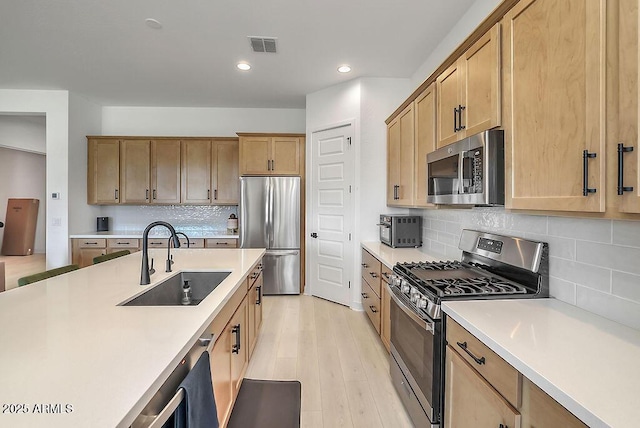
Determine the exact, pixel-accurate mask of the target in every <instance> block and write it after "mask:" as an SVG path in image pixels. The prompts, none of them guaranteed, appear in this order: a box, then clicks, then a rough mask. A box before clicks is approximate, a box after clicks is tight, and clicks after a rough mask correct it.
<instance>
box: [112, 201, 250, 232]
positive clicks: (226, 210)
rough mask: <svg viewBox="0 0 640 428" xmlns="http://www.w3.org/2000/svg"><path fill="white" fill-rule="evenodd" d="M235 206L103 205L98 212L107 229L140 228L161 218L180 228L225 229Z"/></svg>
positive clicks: (236, 210)
mask: <svg viewBox="0 0 640 428" xmlns="http://www.w3.org/2000/svg"><path fill="white" fill-rule="evenodd" d="M232 213H233V214H236V215H237V214H238V207H237V206H235V205H231V206H223V205H218V206H207V205H193V206H185V205H149V206H145V205H140V206H134V205H129V206H124V205H123V206H104V207H102V209H101V215H103V216H106V217H111V230H135V231H139V230H143V229H144V228H145V227H146V226H147V225H148V224H149V223H151V222H154V221H156V220H163V221H166V222H169V223H171V224H172V225H173V226H174V227H176V228H178V227H179V228H181V229H183V230H202V229H207V230H211V231H219V232H226V230H227V219H228V218H229V216H230V215H231V214H232Z"/></svg>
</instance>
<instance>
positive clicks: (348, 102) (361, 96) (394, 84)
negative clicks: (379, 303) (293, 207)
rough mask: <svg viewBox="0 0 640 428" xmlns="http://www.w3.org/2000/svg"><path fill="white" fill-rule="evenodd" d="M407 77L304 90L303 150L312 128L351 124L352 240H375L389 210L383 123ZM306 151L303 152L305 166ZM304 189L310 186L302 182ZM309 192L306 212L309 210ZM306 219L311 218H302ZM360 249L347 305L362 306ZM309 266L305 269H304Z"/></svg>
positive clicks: (405, 91)
mask: <svg viewBox="0 0 640 428" xmlns="http://www.w3.org/2000/svg"><path fill="white" fill-rule="evenodd" d="M409 93H410V82H409V80H408V79H387V78H363V79H355V80H351V81H349V82H345V83H342V84H340V85H335V86H332V87H330V88H327V89H324V90H321V91H318V92H314V93H312V94H308V95H307V103H306V107H307V145H308V148H307V153H309V152H310V151H311V150H313V148H312V147H310V144H311V141H312V140H311V134H312V133H313V132H314V131H319V130H322V129H327V128H330V127H332V126H335V125H339V124H345V123H348V122H351V123H353V124H354V137H353V141H352V145H353V147H355V164H356V165H355V177H356V178H355V189H356V191H355V195H356V198H355V201H354V202H355V207H354V226H355V229H354V231H353V242H356V243H357V242H361V241H363V240H377V239H378V235H377V231H378V229H377V227H376V226H375V225H376V223H378V221H379V218H378V215H379V214H380V213H383V212H389V211H392V210H390V209H389V208H387V207H386V194H385V190H384V189H385V188H386V125H385V123H384V121H385V119H386V118H387V117H388V116H389V115H390V114H391V113H392V112H393V111H394V110H395V109H396V107H397V106H398V105H399V104H400V103H401V102H402V101H403V100H404V99H405V98H406V97H407V96H408V95H409ZM310 170H311V156H307V171H310ZM307 191H308V192H309V191H310V188H309V184H307ZM309 202H310V198H308V199H307V212H310V207H309ZM307 223H308V224H310V221H309V222H307ZM360 258H361V253H360V251H359V248H358V246H357V245H356V246H355V248H354V258H353V266H352V269H351V271H352V273H351V275H352V278H351V283H352V284H354V286H353V287H352V289H351V307H352V308H354V309H361V308H362V304H361V301H360V290H361V288H360V287H361V285H360V280H359V278H360V275H358V272H359V271H360V270H359V266H360ZM307 271H309V270H307Z"/></svg>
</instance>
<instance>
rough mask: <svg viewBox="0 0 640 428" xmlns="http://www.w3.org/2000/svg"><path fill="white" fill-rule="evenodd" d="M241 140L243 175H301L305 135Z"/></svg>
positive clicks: (241, 167)
mask: <svg viewBox="0 0 640 428" xmlns="http://www.w3.org/2000/svg"><path fill="white" fill-rule="evenodd" d="M238 135H239V136H240V175H300V174H301V171H302V170H303V166H302V163H303V162H304V155H303V146H304V137H303V136H301V135H271V134H267V135H254V134H242V133H239V134H238Z"/></svg>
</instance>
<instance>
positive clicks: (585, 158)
mask: <svg viewBox="0 0 640 428" xmlns="http://www.w3.org/2000/svg"><path fill="white" fill-rule="evenodd" d="M595 157H596V154H595V153H589V150H584V151H583V152H582V196H589V194H590V193H596V189H594V188H589V159H591V158H595Z"/></svg>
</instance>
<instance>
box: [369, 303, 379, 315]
mask: <svg viewBox="0 0 640 428" xmlns="http://www.w3.org/2000/svg"><path fill="white" fill-rule="evenodd" d="M369 309H371V312H373V313H374V314H375V313H377V312H378V310H377V309H376V307H375V306H373V305H371V306H369Z"/></svg>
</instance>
